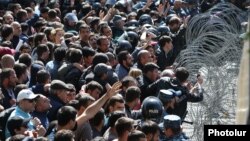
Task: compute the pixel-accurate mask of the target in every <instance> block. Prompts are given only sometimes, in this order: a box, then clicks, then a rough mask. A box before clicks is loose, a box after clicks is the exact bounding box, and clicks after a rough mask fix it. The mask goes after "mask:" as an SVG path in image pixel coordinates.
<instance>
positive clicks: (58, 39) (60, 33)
mask: <svg viewBox="0 0 250 141" xmlns="http://www.w3.org/2000/svg"><path fill="white" fill-rule="evenodd" d="M63 36H64V32H63V31H62V30H59V31H57V32H56V35H55V42H56V44H60V43H61V39H62V38H63Z"/></svg>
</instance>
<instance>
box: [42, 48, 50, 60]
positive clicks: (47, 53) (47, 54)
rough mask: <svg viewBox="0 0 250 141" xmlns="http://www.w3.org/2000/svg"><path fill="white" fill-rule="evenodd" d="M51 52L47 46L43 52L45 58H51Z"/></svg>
mask: <svg viewBox="0 0 250 141" xmlns="http://www.w3.org/2000/svg"><path fill="white" fill-rule="evenodd" d="M49 54H50V51H49V48H47V51H46V52H44V53H43V55H44V59H45V60H47V59H48V58H49Z"/></svg>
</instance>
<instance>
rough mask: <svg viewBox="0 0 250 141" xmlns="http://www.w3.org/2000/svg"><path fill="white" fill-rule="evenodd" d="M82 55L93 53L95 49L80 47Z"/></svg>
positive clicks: (91, 54) (86, 55)
mask: <svg viewBox="0 0 250 141" xmlns="http://www.w3.org/2000/svg"><path fill="white" fill-rule="evenodd" d="M82 55H83V57H89V56H94V55H95V50H94V49H92V48H90V47H83V48H82Z"/></svg>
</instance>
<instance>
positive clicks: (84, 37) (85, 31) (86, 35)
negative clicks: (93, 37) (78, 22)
mask: <svg viewBox="0 0 250 141" xmlns="http://www.w3.org/2000/svg"><path fill="white" fill-rule="evenodd" d="M89 35H90V30H89V29H88V28H82V29H81V30H80V37H81V39H82V40H84V41H87V40H89Z"/></svg>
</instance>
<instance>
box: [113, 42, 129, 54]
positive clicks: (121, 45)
mask: <svg viewBox="0 0 250 141" xmlns="http://www.w3.org/2000/svg"><path fill="white" fill-rule="evenodd" d="M132 48H133V47H132V45H131V44H130V42H129V41H127V40H120V41H118V46H117V48H116V54H119V52H121V51H124V50H127V51H128V52H130V53H131V52H132Z"/></svg>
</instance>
